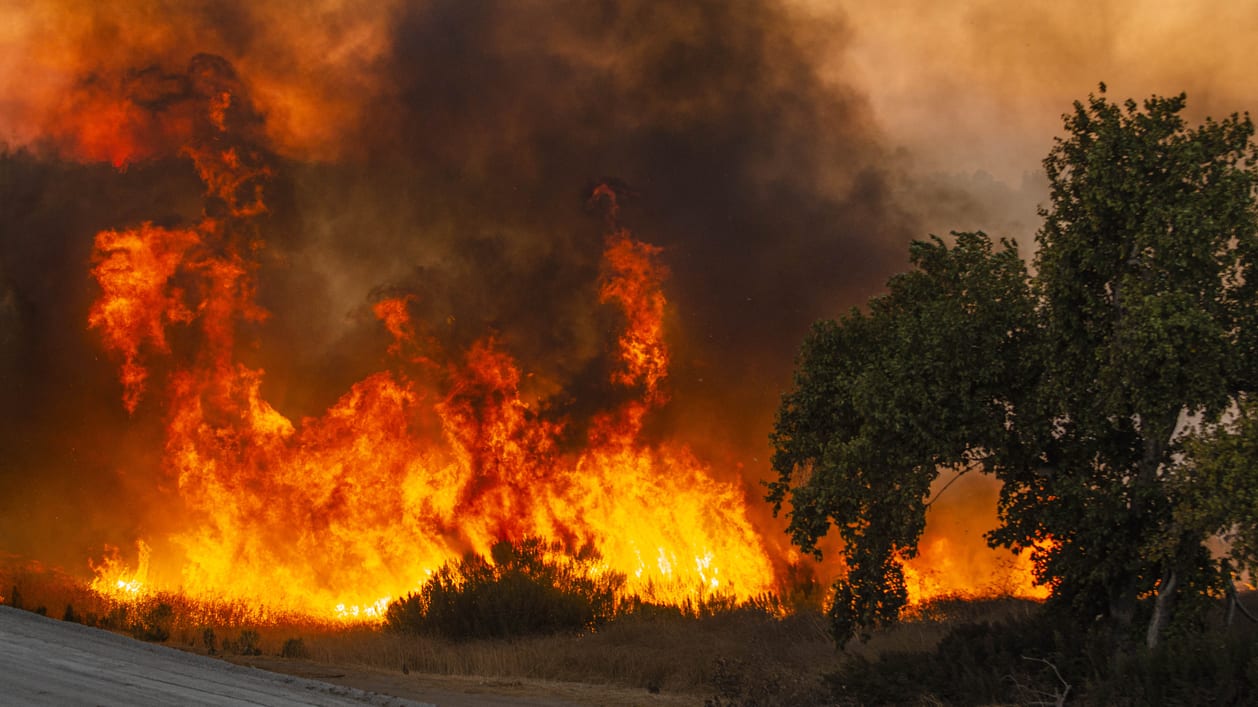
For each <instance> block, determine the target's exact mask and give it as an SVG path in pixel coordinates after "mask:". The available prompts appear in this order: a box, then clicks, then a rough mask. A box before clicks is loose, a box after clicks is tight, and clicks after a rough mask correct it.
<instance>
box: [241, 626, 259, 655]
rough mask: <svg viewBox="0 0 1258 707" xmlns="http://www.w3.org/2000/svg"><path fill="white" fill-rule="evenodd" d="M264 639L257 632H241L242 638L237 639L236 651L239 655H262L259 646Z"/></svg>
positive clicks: (247, 630)
mask: <svg viewBox="0 0 1258 707" xmlns="http://www.w3.org/2000/svg"><path fill="white" fill-rule="evenodd" d="M261 641H262V637H261V636H259V635H258V632H257V631H253V630H250V629H246V630H244V631H241V632H240V638H237V639H236V643H235V651H236V653H237V654H239V655H262V648H261V647H260V646H259V643H261Z"/></svg>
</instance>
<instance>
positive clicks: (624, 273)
mask: <svg viewBox="0 0 1258 707" xmlns="http://www.w3.org/2000/svg"><path fill="white" fill-rule="evenodd" d="M206 95H208V96H209V98H208V100H207V101H206V104H207V105H206V107H205V110H206V111H208V115H209V120H208V121H204V123H205V124H206V125H208V126H209V129H210V130H211V131H212V132H213V133H214V134H216V135H217V134H219V133H222V132H223V131H224V130H226V129H227V127H228V126H230V125H231V122H232V116H231V113H230V111H231V110H232V107H233V105H234V102H233V99H232V97H231V94H230V92H226V91H207V92H206ZM184 153H185V154H187V155H188V156H190V157H191V158H192V159H193V161H194V162H195V164H196V167H197V170H198V172H199V173H200V174H201V177H202V179H203V180H204V182H205V184H206V189H207V195H208V196H209V197H211V198H212V199H213V200H214V201H215V203H218V204H221V205H222V206H221V207H220V208H218V209H216V211H215V213H214V214H209V213H207V215H206V216H205V218H203V220H202V221H201V223H200V224H199V225H198V226H197V227H196V228H194V229H187V230H167V229H161V228H157V227H153V226H151V225H148V224H145V225H142V226H140V227H137V228H135V229H132V230H128V231H120V232H114V231H107V232H103V233H101V234H99V235H98V236H97V240H96V252H95V262H96V266H95V267H94V268H93V270H92V275H93V276H94V277H95V278H96V280H97V281H98V283H99V284H100V287H101V295H100V297H99V299H98V300H97V301H96V303H95V304H94V306H93V307H92V310H91V314H90V316H89V326H90V327H92V328H95V329H99V330H100V331H101V332H102V335H103V339H104V344H105V346H106V348H108V349H110V350H112V351H115V352H117V353H118V354H120V355H121V357H122V363H121V368H122V381H123V387H124V395H123V398H124V403H125V405H126V406H127V408H128V409H129V410H132V411H134V410H135V408H136V406H137V405H138V403H139V401H140V399H141V394H142V393H143V391H144V390H145V387H146V385H147V384H148V382H149V378H150V376H149V373H148V365H147V364H146V361H148V360H149V359H151V358H153V357H156V356H168V355H169V354H170V348H169V346H168V345H167V339H166V337H167V331H168V328H169V327H171V326H174V325H181V326H194V327H196V328H197V329H198V330H199V332H200V341H201V342H202V343H201V347H200V350H199V351H198V353H197V354H196V355H195V357H194V359H193V360H192V361H191V362H184V363H175V364H172V365H173V370H171V372H170V373H169V374H167V376H166V379H165V389H166V400H167V401H168V405H169V407H168V410H167V414H168V424H167V440H166V456H165V459H166V462H165V463H166V466H167V468H168V470H169V472H170V473H171V475H172V476H173V477H174V478H175V479H176V480H177V484H178V489H179V493H180V495H181V496H182V498H183V500H184V503H185V505H186V507H187V509H188V512H189V523H188V524H187V526H186V527H183V528H181V529H178V530H177V531H176V532H175V533H174V534H173V537H172V539H173V541H174V542H175V544H176V545H177V546H178V547H179V548H181V549H182V551H183V555H184V557H185V558H186V559H185V561H184V563H183V569H182V587H181V589H182V590H183V591H185V592H187V593H189V594H191V595H193V596H204V597H230V598H239V599H246V600H251V601H257V602H260V603H264V604H266V605H268V606H271V607H275V608H280V609H289V610H297V611H304V612H309V613H313V614H323V615H341V616H349V617H358V618H363V617H373V616H379V614H380V612H381V610H382V608H383V606H385V605H386V604H387V601H388V599H389V598H390V597H397V596H400V595H402V594H404V593H406V592H408V591H411V590H414V589H416V588H417V587H418V586H419V584H421V583H422V582H423V581H424V579H425V578H426V577H427V576H428V575H429V573H430V572H431V571H432V570H435V569H436V568H437V567H438V566H440V565H441V564H442V563H444V562H446V561H449V560H451V559H454V558H457V557H459V556H460V555H461V554H462V553H463V552H464V551H467V550H473V551H477V552H480V553H485V554H487V553H488V550H489V548H490V547H491V546H492V545H493V544H494V543H495V542H497V541H498V540H501V539H510V540H517V541H518V540H522V539H524V538H526V537H535V536H536V537H542V538H545V539H548V540H551V541H557V542H559V543H561V544H562V545H564V546H566V547H568V548H570V549H572V550H577V549H581V548H592V549H594V550H595V551H597V552H598V553H599V554H600V555H601V557H602V558H603V562H604V566H605V567H606V568H607V569H610V570H612V571H616V572H620V573H623V574H625V575H626V576H627V578H628V580H627V581H628V586H627V591H629V592H631V593H633V594H638V595H645V596H648V597H652V598H654V599H657V600H663V601H671V602H681V601H683V600H686V599H693V598H697V597H700V596H703V595H705V594H706V593H720V594H722V595H728V596H732V597H735V598H740V599H742V598H747V597H750V596H753V595H756V594H760V593H763V592H766V591H769V590H770V589H771V588H772V587H773V584H774V572H773V568H772V564H771V562H770V560H769V557H768V554H767V552H766V549H765V547H764V545H763V542H762V540H761V538H760V536H759V535H758V533H757V532H756V531H755V529H754V527H753V526H752V524H751V522H750V521H749V519H748V516H747V509H746V501H745V499H744V496H743V492H742V490H741V488H740V487H738V486H737V485H734V484H730V483H726V482H723V481H719V480H717V479H716V478H715V477H714V475H713V474H712V472H711V470H710V469H709V468H707V467H706V466H705V465H704V464H703V463H702V462H700V461H699V460H698V459H697V458H695V456H694V455H693V454H692V453H690V451H689V450H688V449H687V448H686V447H685V446H684V445H680V444H674V443H663V444H659V445H655V446H652V445H648V444H645V443H644V442H643V441H642V440H641V439H640V432H641V427H642V423H643V419H644V417H645V416H646V415H647V414H648V412H649V411H650V409H651V408H653V407H655V406H658V405H659V404H661V403H662V402H663V400H664V394H663V391H662V388H661V386H662V383H663V381H664V379H665V377H666V375H667V365H668V356H667V350H666V348H665V345H664V337H663V318H664V313H665V306H666V301H665V298H664V295H663V292H662V290H661V283H662V281H663V278H664V276H665V271H664V268H663V267H662V266H661V265H660V264H659V262H658V254H659V249H658V248H656V247H654V246H650V245H647V244H644V243H641V242H639V241H637V240H635V239H634V238H633V237H632V235H631V234H630V233H629V232H628V231H627V230H625V229H622V228H619V227H614V226H613V227H612V228H611V233H610V234H609V235H608V236H607V242H606V250H605V253H604V267H603V275H602V283H601V290H600V299H601V301H602V302H603V303H605V304H610V305H614V306H616V307H618V308H619V309H620V310H621V311H622V313H623V314H624V321H625V329H624V331H623V332H622V333H621V334H620V336H619V338H618V342H617V351H618V353H619V359H620V365H619V367H617V368H616V370H615V371H614V372H613V374H612V381H611V383H612V384H613V385H617V386H622V387H624V388H626V389H627V390H628V391H632V392H635V393H636V394H637V396H636V397H632V398H631V399H629V400H628V401H627V402H624V403H622V404H620V405H618V406H617V407H614V408H612V409H608V410H604V411H603V412H602V413H599V414H598V415H597V416H596V418H595V419H594V420H593V422H592V423H591V424H590V426H589V431H588V433H587V435H586V436H587V439H586V440H585V442H584V444H581V445H578V446H577V447H576V451H573V450H572V445H570V444H569V445H564V444H561V440H564V439H570V437H567V438H566V437H565V435H570V434H571V433H570V431H569V425H568V424H567V422H566V421H565V420H563V419H553V416H548V415H547V414H544V412H543V411H542V410H540V409H538V408H537V407H534V406H530V405H529V404H528V403H526V402H524V400H523V399H522V397H521V392H520V383H521V379H522V376H521V373H520V370H519V367H518V365H517V364H516V362H515V360H514V359H513V358H512V357H511V356H510V354H508V353H507V352H506V351H504V350H503V349H502V347H501V345H500V344H499V343H498V342H497V341H496V340H495V339H494V338H493V337H488V338H485V339H482V340H480V341H478V342H476V343H475V344H473V345H472V346H471V347H470V348H469V349H468V350H467V351H466V352H465V353H464V354H463V355H462V357H460V358H457V359H456V361H455V362H453V363H449V364H447V365H445V366H444V367H440V366H437V365H436V364H434V363H433V361H434V360H439V359H440V358H441V357H440V356H438V355H437V354H439V353H440V352H432V351H424V350H423V349H424V347H426V346H431V345H432V344H431V342H426V341H423V340H421V338H420V337H419V336H418V335H417V329H416V326H415V324H414V322H413V321H412V320H411V318H410V315H409V311H408V305H409V304H410V303H411V302H412V299H411V298H409V297H400V298H391V299H384V300H381V301H379V302H377V303H376V304H375V306H374V310H375V313H376V315H377V317H378V318H379V319H380V320H381V321H382V322H383V324H384V326H385V328H386V329H387V330H388V331H389V332H390V333H391V334H392V336H393V338H394V343H393V344H392V345H391V346H390V348H389V351H390V353H391V354H393V355H394V357H395V360H396V368H395V369H394V370H390V371H382V372H380V373H376V374H374V375H371V376H369V377H367V378H365V379H364V380H362V381H360V382H358V383H356V384H355V385H353V386H352V387H351V389H350V390H349V391H348V392H346V393H345V394H344V395H343V396H342V397H341V398H340V399H339V400H338V401H337V402H336V403H335V404H333V405H332V406H331V408H329V409H328V410H327V412H326V413H324V414H323V415H322V416H320V417H317V418H309V419H304V420H301V421H300V422H297V423H294V422H293V421H291V420H289V419H288V418H287V417H285V416H284V415H283V414H281V413H280V412H279V411H277V410H276V409H275V408H273V407H272V406H271V405H270V404H269V403H268V402H267V401H266V400H265V399H264V398H263V396H262V394H261V386H262V382H263V379H264V371H262V370H260V369H253V368H249V367H247V366H244V365H242V364H241V363H239V362H237V360H236V357H235V337H236V333H235V332H236V327H237V324H238V323H239V322H240V321H241V320H259V319H262V318H264V317H265V312H263V311H262V310H261V309H260V308H258V307H257V305H256V304H255V303H254V292H253V290H254V283H253V276H252V273H253V271H254V269H255V267H256V266H255V264H254V262H253V261H252V260H251V255H252V254H253V253H254V252H255V251H256V250H257V249H258V248H259V247H260V242H258V241H257V240H256V237H255V236H253V235H251V234H252V233H253V230H252V229H251V228H250V227H249V226H248V225H247V224H248V222H249V220H250V219H251V218H252V217H254V216H256V215H258V214H260V213H262V212H264V211H265V209H266V206H265V204H264V202H263V199H262V197H263V186H264V184H265V179H266V177H267V176H268V175H269V174H270V171H269V168H268V167H267V166H266V165H265V163H264V162H263V161H262V159H261V157H260V153H258V152H257V151H256V150H250V149H249V148H248V146H247V145H244V144H236V143H233V142H232V141H230V140H219V139H213V140H203V141H200V142H194V143H193V144H191V145H190V146H188V147H186V148H185V149H184ZM596 195H597V196H603V197H608V196H610V197H611V198H612V199H613V201H612V203H611V204H610V207H609V219H610V221H611V222H613V224H614V219H615V211H616V204H615V202H614V195H613V194H612V193H611V192H610V191H609V190H608V191H602V190H600V191H598V192H596ZM412 353H413V354H414V355H411V354H412ZM415 363H424V364H425V365H426V367H425V368H423V369H420V370H418V371H414V370H410V365H411V364H415ZM434 368H437V369H438V370H437V372H436V374H435V376H434V375H430V374H432V372H433V371H432V369H434ZM420 374H423V375H420ZM434 377H435V378H436V380H434V381H429V380H428V379H430V378H434ZM145 560H146V562H147V554H146V556H145ZM145 571H147V570H145ZM98 574H99V575H100V580H99V581H100V582H104V583H105V584H109V583H110V582H113V583H114V584H116V583H117V582H119V581H123V579H122V577H123V574H124V571H123V570H122V569H121V568H120V567H119V566H118V564H117V562H116V561H115V560H111V561H107V562H106V563H104V564H102V565H101V566H100V567H99V568H98ZM115 575H117V577H115ZM131 581H143V580H132V579H128V580H126V581H125V582H124V584H127V583H128V582H131ZM102 586H103V585H102ZM111 586H112V585H111ZM117 586H122V585H117ZM127 586H130V584H127ZM137 586H138V585H137Z"/></svg>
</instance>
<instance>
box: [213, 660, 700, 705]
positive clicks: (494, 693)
mask: <svg viewBox="0 0 1258 707" xmlns="http://www.w3.org/2000/svg"><path fill="white" fill-rule="evenodd" d="M230 660H231V662H233V663H237V664H241V665H249V666H252V667H256V668H261V669H263V670H270V671H274V672H277V673H284V674H286V675H292V676H295V677H301V678H308V679H312V680H320V681H324V682H328V683H331V684H333V685H340V686H345V687H353V688H357V689H360V690H365V691H369V692H375V693H380V694H384V695H392V696H395V697H400V698H404V699H409V700H420V701H423V702H429V703H433V704H436V705H438V707H481V706H486V707H498V706H503V707H505V706H507V705H511V706H512V707H514V706H516V705H518V706H520V707H573V706H575V705H604V706H606V707H635V706H637V705H660V706H662V707H674V706H676V707H682V706H683V705H701V704H703V700H702V699H698V698H695V697H688V696H681V695H665V694H652V693H650V692H647V691H646V690H642V689H630V688H622V687H615V686H610V685H587V684H583V683H569V682H556V681H549V680H525V679H510V680H494V679H486V678H479V677H465V676H457V675H428V674H421V673H416V672H411V673H409V674H406V675H403V674H402V673H401V672H396V673H395V672H386V671H380V670H373V669H370V668H357V667H346V666H330V665H325V664H322V663H316V662H313V661H309V660H295V659H288V658H278V657H272V656H255V657H236V656H233V657H232V658H230Z"/></svg>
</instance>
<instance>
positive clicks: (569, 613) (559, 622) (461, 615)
mask: <svg viewBox="0 0 1258 707" xmlns="http://www.w3.org/2000/svg"><path fill="white" fill-rule="evenodd" d="M558 550H559V548H558V547H555V546H547V545H546V544H545V543H544V542H542V541H541V540H538V539H528V540H524V541H523V542H520V543H518V544H513V543H510V542H506V541H503V542H499V543H497V544H496V545H494V546H493V548H492V549H491V551H490V559H489V560H486V559H485V558H484V557H482V556H480V555H475V554H468V555H467V556H465V557H464V558H463V559H462V560H460V561H459V562H457V563H446V564H445V565H443V566H442V567H441V568H440V569H438V570H437V572H435V573H434V574H433V576H432V577H431V578H430V579H429V580H428V581H427V582H425V583H424V585H423V586H422V587H421V588H420V590H419V592H418V593H415V594H410V595H408V596H407V597H405V598H404V599H399V600H397V601H395V602H393V603H392V604H390V606H389V609H388V613H387V615H386V618H387V623H388V626H389V627H390V628H392V629H395V630H400V631H410V632H416V633H425V634H432V635H438V636H444V637H447V638H455V639H464V638H491V637H510V636H525V635H533V634H544V633H558V632H578V631H581V630H584V629H587V628H590V627H593V626H596V625H598V624H601V623H603V622H605V621H607V620H608V619H609V618H611V616H612V614H613V612H614V611H615V598H616V593H617V591H618V590H619V589H620V587H621V586H623V584H624V577H623V576H621V575H617V574H614V573H611V572H607V571H591V570H593V569H594V568H595V566H596V561H597V557H595V556H594V555H593V554H592V553H586V554H584V555H578V556H577V557H575V558H567V559H551V558H548V557H547V555H548V554H551V555H558V554H559V553H558Z"/></svg>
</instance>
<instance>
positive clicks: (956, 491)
mask: <svg viewBox="0 0 1258 707" xmlns="http://www.w3.org/2000/svg"><path fill="white" fill-rule="evenodd" d="M953 482H955V483H953ZM949 484H951V486H949ZM999 490H1000V486H999V483H998V482H996V481H995V480H993V479H991V478H989V477H984V476H979V475H977V474H969V475H966V476H963V477H961V478H959V479H951V478H949V477H948V476H947V475H942V476H941V478H940V479H938V480H936V483H935V488H934V489H933V490H932V494H934V495H936V496H937V497H938V498H939V502H938V503H934V504H932V505H931V507H930V508H929V509H928V510H927V514H926V531H925V532H924V533H923V535H922V538H921V541H920V542H919V544H918V555H917V557H915V558H914V559H912V560H910V561H908V562H906V563H905V565H904V580H905V584H906V585H907V588H908V594H909V606H910V607H913V606H920V605H922V604H924V603H926V602H929V601H931V600H932V599H936V598H940V597H961V598H968V597H980V596H992V595H1011V596H1017V597H1023V598H1028V599H1045V598H1047V597H1048V587H1045V586H1040V585H1036V584H1035V575H1034V562H1033V561H1032V559H1031V553H1030V552H1023V553H1021V554H1018V555H1013V554H1011V553H1003V552H1002V553H999V554H998V553H995V552H993V551H992V550H991V549H990V548H988V547H987V545H986V541H985V540H984V538H983V534H984V533H985V532H986V531H988V530H990V529H992V528H994V527H995V525H996V516H995V508H996V496H997V494H998V493H999ZM944 491H946V493H944Z"/></svg>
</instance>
